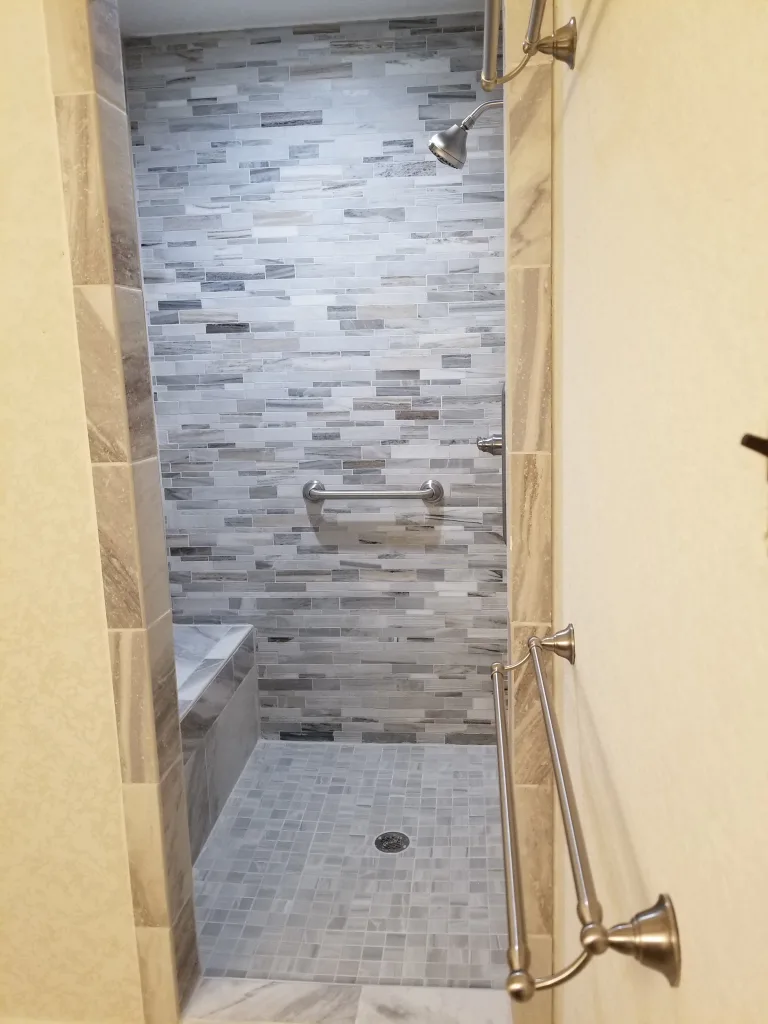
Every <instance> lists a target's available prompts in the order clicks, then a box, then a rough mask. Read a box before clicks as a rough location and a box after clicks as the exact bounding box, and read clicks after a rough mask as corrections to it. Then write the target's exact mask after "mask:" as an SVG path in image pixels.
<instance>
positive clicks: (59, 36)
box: [43, 0, 94, 96]
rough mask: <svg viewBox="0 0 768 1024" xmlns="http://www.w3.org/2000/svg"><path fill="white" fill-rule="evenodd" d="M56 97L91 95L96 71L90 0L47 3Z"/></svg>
mask: <svg viewBox="0 0 768 1024" xmlns="http://www.w3.org/2000/svg"><path fill="white" fill-rule="evenodd" d="M43 9H44V11H45V22H46V37H47V41H48V55H49V60H50V71H51V85H52V87H53V94H54V96H61V95H62V94H64V93H78V92H80V93H83V92H91V91H92V90H93V87H94V69H93V63H92V59H91V58H92V54H91V39H90V33H89V31H88V0H43Z"/></svg>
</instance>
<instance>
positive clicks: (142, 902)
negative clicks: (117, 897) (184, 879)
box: [123, 783, 171, 927]
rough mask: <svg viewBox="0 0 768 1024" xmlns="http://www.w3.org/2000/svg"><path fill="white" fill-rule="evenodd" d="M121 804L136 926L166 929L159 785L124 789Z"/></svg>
mask: <svg viewBox="0 0 768 1024" xmlns="http://www.w3.org/2000/svg"><path fill="white" fill-rule="evenodd" d="M123 805H124V808H125V830H126V835H127V837H128V855H129V858H130V864H131V889H132V891H133V909H134V916H135V919H136V924H137V925H139V926H141V927H160V926H166V927H170V924H171V919H170V912H169V899H168V886H167V883H166V868H165V857H164V854H163V846H164V835H163V820H162V811H161V801H160V787H159V785H157V784H155V783H148V784H139V785H129V786H124V787H123Z"/></svg>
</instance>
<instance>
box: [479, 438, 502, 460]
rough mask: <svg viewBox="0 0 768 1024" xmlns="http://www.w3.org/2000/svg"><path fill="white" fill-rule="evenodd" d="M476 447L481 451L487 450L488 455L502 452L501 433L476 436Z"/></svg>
mask: <svg viewBox="0 0 768 1024" xmlns="http://www.w3.org/2000/svg"><path fill="white" fill-rule="evenodd" d="M477 447H478V448H479V449H480V451H481V452H487V453H488V455H503V454H504V442H503V440H502V437H501V434H491V435H490V437H478V439H477Z"/></svg>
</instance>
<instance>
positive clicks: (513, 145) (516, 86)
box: [504, 64, 552, 267]
mask: <svg viewBox="0 0 768 1024" xmlns="http://www.w3.org/2000/svg"><path fill="white" fill-rule="evenodd" d="M551 82H552V69H551V66H550V65H549V64H546V65H542V66H540V67H533V68H528V69H526V70H525V71H523V73H522V74H521V75H520V76H519V78H516V79H514V80H513V81H512V82H510V83H508V84H507V85H505V87H504V97H505V102H506V107H505V118H504V119H505V124H504V153H505V159H506V161H507V172H506V176H505V186H504V213H505V231H506V255H507V265H508V266H511V265H515V266H524V267H533V266H542V265H547V264H549V262H550V254H551V230H552V229H551V220H552V212H551V209H552V204H551V191H552V190H551V160H550V151H551V112H550V106H551Z"/></svg>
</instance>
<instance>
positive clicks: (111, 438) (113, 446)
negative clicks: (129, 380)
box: [75, 284, 130, 462]
mask: <svg viewBox="0 0 768 1024" xmlns="http://www.w3.org/2000/svg"><path fill="white" fill-rule="evenodd" d="M75 313H76V315H77V337H78V344H79V348H80V368H81V371H82V375H83V398H84V399H85V412H86V416H87V418H88V442H89V445H90V449H91V462H125V461H127V460H128V459H129V458H130V440H129V436H128V418H127V414H126V404H125V386H124V382H123V356H122V352H121V349H120V339H119V338H118V334H117V329H116V324H115V306H114V289H113V288H112V287H111V285H108V284H92V285H80V286H78V287H76V288H75Z"/></svg>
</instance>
